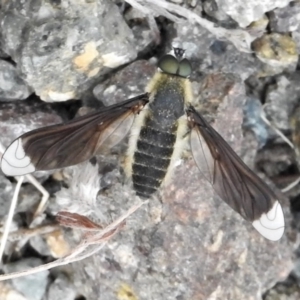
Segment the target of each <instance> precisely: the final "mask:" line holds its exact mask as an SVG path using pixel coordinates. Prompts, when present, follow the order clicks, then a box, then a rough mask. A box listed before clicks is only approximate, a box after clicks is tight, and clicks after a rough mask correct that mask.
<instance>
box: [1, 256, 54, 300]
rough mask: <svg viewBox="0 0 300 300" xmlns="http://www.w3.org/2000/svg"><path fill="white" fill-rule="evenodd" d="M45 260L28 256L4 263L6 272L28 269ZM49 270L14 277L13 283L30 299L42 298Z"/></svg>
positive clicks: (38, 299) (37, 299) (39, 299)
mask: <svg viewBox="0 0 300 300" xmlns="http://www.w3.org/2000/svg"><path fill="white" fill-rule="evenodd" d="M42 263H43V261H42V260H41V259H38V258H26V259H22V260H19V261H17V262H14V263H9V264H6V265H4V271H5V273H11V272H18V271H23V270H27V269H30V268H33V267H36V266H38V265H41V264H42ZM48 274H49V271H43V272H40V273H38V274H31V275H27V276H25V277H21V278H15V279H12V284H13V286H14V287H15V289H16V290H17V291H19V292H20V293H22V294H23V295H24V296H25V297H26V298H28V299H30V300H41V299H42V298H43V296H44V294H45V292H46V287H47V284H48Z"/></svg>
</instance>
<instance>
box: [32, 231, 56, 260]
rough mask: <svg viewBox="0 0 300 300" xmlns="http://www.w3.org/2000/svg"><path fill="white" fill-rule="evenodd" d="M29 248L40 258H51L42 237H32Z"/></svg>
mask: <svg viewBox="0 0 300 300" xmlns="http://www.w3.org/2000/svg"><path fill="white" fill-rule="evenodd" d="M29 244H30V246H31V247H32V248H33V249H34V250H35V251H36V252H37V253H39V254H40V255H42V256H46V255H47V256H51V252H50V249H49V246H48V245H47V242H46V241H45V239H44V237H42V236H39V235H37V236H33V237H31V238H30V239H29Z"/></svg>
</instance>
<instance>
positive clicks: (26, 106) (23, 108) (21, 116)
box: [0, 98, 63, 147]
mask: <svg viewBox="0 0 300 300" xmlns="http://www.w3.org/2000/svg"><path fill="white" fill-rule="evenodd" d="M61 110H62V111H63V109H61ZM61 122H62V118H61V117H60V116H58V115H57V112H56V111H55V110H54V109H53V108H52V107H51V106H50V105H49V104H45V103H43V102H41V101H40V102H38V101H37V100H36V99H34V98H32V99H28V100H26V101H15V102H10V103H9V102H2V103H0V132H1V133H2V134H1V143H2V145H3V146H5V147H7V146H8V145H9V144H10V143H11V142H12V141H13V140H14V139H15V138H17V137H18V136H20V135H21V134H23V133H25V132H27V131H30V130H33V129H36V128H40V127H44V126H47V125H53V124H58V123H61Z"/></svg>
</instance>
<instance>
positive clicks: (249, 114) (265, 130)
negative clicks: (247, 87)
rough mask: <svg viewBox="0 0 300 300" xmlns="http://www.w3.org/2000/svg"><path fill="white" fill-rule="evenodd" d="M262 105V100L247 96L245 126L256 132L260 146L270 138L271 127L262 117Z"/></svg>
mask: <svg viewBox="0 0 300 300" xmlns="http://www.w3.org/2000/svg"><path fill="white" fill-rule="evenodd" d="M261 113H262V105H261V102H260V101H259V100H258V99H256V98H253V97H247V101H246V104H245V107H244V115H245V116H244V123H243V126H244V128H247V129H250V130H252V131H253V132H254V133H255V136H256V138H257V141H258V148H259V149H260V148H262V147H263V146H264V145H265V144H266V142H267V140H268V138H269V137H270V134H269V130H270V129H269V127H268V126H267V125H266V123H265V122H264V121H263V120H262V119H261V117H260V116H261Z"/></svg>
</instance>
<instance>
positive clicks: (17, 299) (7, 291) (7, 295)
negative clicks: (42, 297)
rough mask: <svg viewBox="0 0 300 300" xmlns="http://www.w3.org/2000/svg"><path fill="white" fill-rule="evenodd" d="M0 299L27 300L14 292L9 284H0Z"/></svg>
mask: <svg viewBox="0 0 300 300" xmlns="http://www.w3.org/2000/svg"><path fill="white" fill-rule="evenodd" d="M0 299H1V300H29V299H28V298H25V297H24V296H23V295H22V294H20V293H18V292H17V291H15V290H14V289H13V288H12V287H11V286H10V285H9V284H7V283H3V282H1V283H0Z"/></svg>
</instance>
